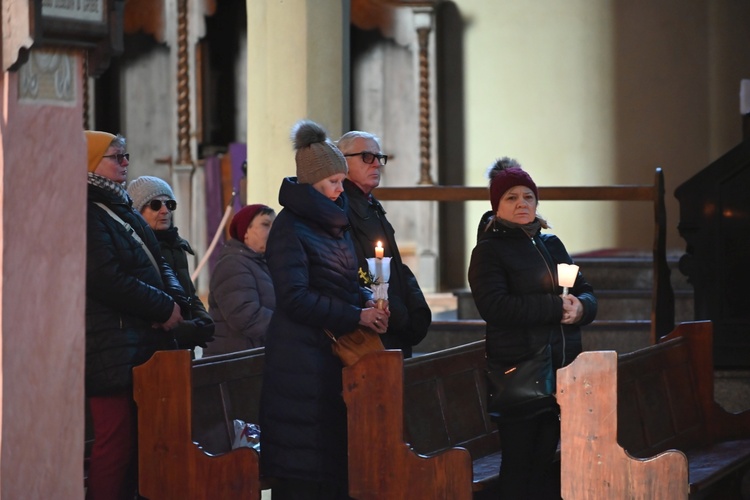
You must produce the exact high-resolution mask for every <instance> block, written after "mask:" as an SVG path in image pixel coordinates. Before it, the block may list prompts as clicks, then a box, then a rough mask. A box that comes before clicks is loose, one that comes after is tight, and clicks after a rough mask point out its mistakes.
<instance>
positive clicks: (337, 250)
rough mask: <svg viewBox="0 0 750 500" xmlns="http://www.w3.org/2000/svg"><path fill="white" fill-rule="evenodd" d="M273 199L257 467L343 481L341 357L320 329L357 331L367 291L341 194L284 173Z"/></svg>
mask: <svg viewBox="0 0 750 500" xmlns="http://www.w3.org/2000/svg"><path fill="white" fill-rule="evenodd" d="M279 203H280V204H281V205H282V206H283V207H284V208H283V210H281V212H280V213H279V215H278V217H276V220H275V221H274V223H273V227H272V228H271V233H270V235H269V238H268V244H267V247H266V260H267V261H268V267H269V269H270V271H271V277H272V278H273V284H274V289H275V291H276V309H275V310H274V314H273V317H272V318H271V324H270V326H269V329H268V334H267V337H266V359H265V368H264V372H263V386H262V390H261V400H260V428H261V449H262V450H263V452H262V453H261V473H262V475H264V476H266V477H282V478H294V479H303V480H312V481H320V482H328V483H336V484H339V485H342V486H344V485H346V483H347V440H346V427H347V423H346V406H345V404H344V400H343V398H342V395H341V391H342V388H341V369H342V364H341V361H340V360H339V359H338V358H337V357H335V356H334V355H333V353H332V351H331V340H330V339H329V338H328V337H327V336H326V334H325V333H324V331H323V329H324V328H325V329H329V330H330V331H331V332H332V333H333V334H334V335H336V336H338V335H341V334H344V333H346V332H350V331H352V330H354V328H355V327H356V326H357V325H358V323H359V317H360V313H361V308H362V305H363V304H364V300H365V299H366V298H367V297H364V296H363V292H362V289H360V287H359V284H358V282H357V258H356V255H355V253H354V247H353V244H352V240H351V237H350V235H349V233H348V231H347V230H348V222H347V217H346V211H345V208H346V206H345V204H346V199H345V197H344V195H342V196H340V197H339V198H338V200H337V201H336V202H335V203H334V202H333V201H331V200H329V199H328V198H326V197H325V196H323V195H322V194H321V193H319V192H318V191H316V190H315V189H314V188H313V187H312V186H311V185H310V184H298V183H297V180H296V178H295V177H290V178H286V179H284V180H283V181H282V184H281V189H280V190H279Z"/></svg>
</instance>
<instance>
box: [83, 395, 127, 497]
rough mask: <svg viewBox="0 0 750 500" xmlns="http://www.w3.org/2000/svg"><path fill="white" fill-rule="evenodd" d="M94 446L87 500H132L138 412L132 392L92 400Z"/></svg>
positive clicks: (90, 404) (90, 399)
mask: <svg viewBox="0 0 750 500" xmlns="http://www.w3.org/2000/svg"><path fill="white" fill-rule="evenodd" d="M88 400H89V408H90V409H91V424H92V427H93V429H94V444H93V446H92V448H91V461H90V464H89V476H88V488H87V489H86V500H125V499H127V500H132V499H133V496H134V495H135V492H136V489H137V479H136V474H137V471H136V467H137V460H136V439H137V433H136V413H135V411H136V410H135V403H134V402H133V395H132V393H131V392H130V391H127V392H124V393H122V394H117V395H114V396H99V397H90V398H88Z"/></svg>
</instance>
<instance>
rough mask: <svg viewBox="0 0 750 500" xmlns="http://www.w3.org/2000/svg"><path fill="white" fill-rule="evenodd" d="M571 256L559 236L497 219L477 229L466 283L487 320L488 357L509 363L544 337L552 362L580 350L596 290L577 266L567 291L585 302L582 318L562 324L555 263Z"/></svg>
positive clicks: (562, 361) (561, 363) (494, 361)
mask: <svg viewBox="0 0 750 500" xmlns="http://www.w3.org/2000/svg"><path fill="white" fill-rule="evenodd" d="M572 262H573V261H572V259H571V258H570V256H569V255H568V252H567V251H566V250H565V246H564V245H563V244H562V242H561V241H560V239H559V238H558V237H557V236H555V235H551V234H541V233H540V232H538V233H537V234H536V235H534V238H533V239H532V238H530V237H529V236H528V235H527V234H526V233H525V232H524V231H523V230H522V229H520V228H516V229H510V228H508V227H506V226H503V225H501V224H499V223H494V224H493V226H492V228H491V229H489V230H488V231H486V232H481V233H480V235H479V241H478V242H477V245H476V247H474V250H473V252H472V254H471V263H470V265H469V285H470V286H471V292H472V295H473V297H474V302H475V303H476V306H477V309H478V310H479V314H480V315H481V316H482V318H483V319H484V320H485V321H486V322H487V338H486V349H487V362H488V364H489V366H490V367H491V368H492V367H494V366H509V365H513V364H515V363H516V362H518V361H519V360H521V359H523V358H526V357H528V356H530V355H531V354H532V353H533V352H534V351H536V350H537V349H539V348H540V347H541V346H543V345H544V344H545V343H546V342H547V341H548V340H550V341H551V344H552V354H553V362H554V366H555V368H560V367H561V366H565V365H567V364H569V363H571V362H572V361H573V359H574V358H575V357H576V356H577V355H578V354H579V353H580V352H581V348H582V347H581V329H580V326H581V325H587V324H589V323H591V322H592V321H593V320H594V318H595V317H596V312H597V301H596V298H595V297H594V294H593V292H594V290H593V288H592V286H591V285H589V284H588V283H587V282H586V280H585V279H584V277H583V275H582V274H581V273H580V272H579V273H578V277H577V278H576V281H575V286H574V287H573V288H571V289H570V290H569V293H571V294H572V295H575V296H576V297H578V300H580V301H581V304H582V305H583V318H582V319H581V321H580V322H579V323H578V324H575V325H562V324H561V323H560V320H561V319H562V311H563V308H562V298H561V297H560V294H561V293H562V288H561V287H559V286H557V282H558V281H557V264H558V263H568V264H571V263H572Z"/></svg>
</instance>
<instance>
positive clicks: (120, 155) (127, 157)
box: [102, 153, 130, 165]
mask: <svg viewBox="0 0 750 500" xmlns="http://www.w3.org/2000/svg"><path fill="white" fill-rule="evenodd" d="M102 158H114V159H115V160H116V161H117V163H119V164H120V165H122V160H123V159H125V160H128V161H130V153H117V154H116V155H106V156H102Z"/></svg>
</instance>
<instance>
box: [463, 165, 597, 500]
mask: <svg viewBox="0 0 750 500" xmlns="http://www.w3.org/2000/svg"><path fill="white" fill-rule="evenodd" d="M489 177H490V204H491V205H492V211H491V212H487V213H486V214H484V216H483V217H482V221H481V222H480V225H479V234H478V238H477V245H476V247H474V251H473V252H472V254H471V263H470V265H469V284H470V286H471V293H472V295H473V297H474V302H475V303H476V306H477V310H478V311H479V314H480V315H481V316H482V318H483V319H484V320H485V321H486V322H487V333H486V336H485V349H486V350H487V365H488V366H487V367H488V369H489V371H490V373H491V374H494V375H491V376H490V377H489V378H488V384H489V386H490V398H489V401H488V411H489V413H490V417H491V419H492V420H493V421H494V422H496V423H497V426H498V429H499V433H500V442H501V443H502V448H503V457H502V463H501V466H500V498H524V499H526V498H528V499H535V500H540V499H559V498H560V488H559V469H556V467H555V462H554V458H555V451H556V449H557V443H558V441H559V438H560V409H559V407H558V406H557V403H556V402H555V397H554V382H553V380H554V372H553V371H552V370H549V372H548V373H549V378H547V379H545V380H544V382H546V383H545V384H539V382H538V381H536V380H534V379H531V381H532V382H536V384H539V385H540V386H545V389H546V391H545V394H544V395H543V397H540V398H539V399H534V400H530V401H529V400H525V401H523V402H519V401H514V402H513V403H510V402H509V401H508V399H507V398H508V396H506V394H507V393H504V392H503V389H502V388H501V387H500V386H501V385H502V384H503V383H507V382H505V381H506V380H507V379H505V378H503V377H504V375H507V374H512V373H514V372H515V373H516V374H518V373H522V372H523V369H522V363H523V362H524V361H525V360H529V359H531V358H535V359H536V358H537V355H535V354H536V353H538V357H539V358H541V359H545V360H546V361H550V362H551V365H552V368H553V369H557V368H560V367H562V366H565V365H567V364H569V363H570V362H572V361H573V358H575V357H576V356H577V355H578V354H579V353H580V352H581V328H580V327H581V326H582V325H587V324H589V323H591V322H592V321H593V320H594V317H595V316H596V312H597V301H596V297H594V293H593V292H594V290H593V288H592V287H591V285H589V284H588V283H587V282H586V280H585V279H584V278H583V275H582V274H581V273H578V276H577V278H576V280H575V284H574V285H573V286H572V287H570V293H569V294H566V295H564V296H563V295H562V294H561V292H562V289H561V287H560V286H559V281H558V279H557V264H558V263H564V264H571V263H572V262H573V261H572V260H571V258H570V255H568V252H567V251H566V250H565V246H564V245H563V244H562V242H561V241H560V239H559V238H558V237H557V236H555V235H553V234H544V233H542V229H548V227H549V226H548V224H547V221H546V220H544V218H542V217H541V216H540V215H539V214H538V213H537V206H538V204H539V191H538V189H537V186H536V184H535V183H534V181H533V180H532V179H531V176H530V175H529V174H528V173H527V172H526V171H524V170H523V169H522V168H521V166H520V165H519V164H518V163H517V162H516V161H515V160H513V159H510V158H507V157H506V158H501V159H500V160H498V161H497V162H495V164H494V165H492V167H491V168H490V171H489ZM511 377H512V375H511ZM499 380H503V381H502V382H500V381H499ZM537 380H538V379H537ZM496 382H497V383H496ZM493 394H499V395H501V397H500V398H497V399H495V398H494V397H493ZM502 398H505V400H504V401H500V399H502Z"/></svg>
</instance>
